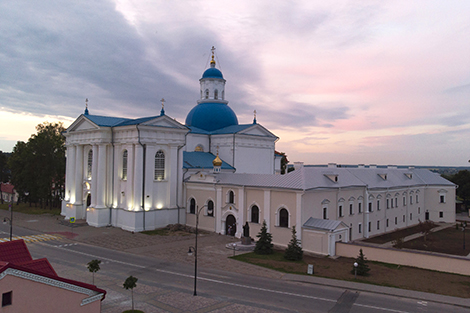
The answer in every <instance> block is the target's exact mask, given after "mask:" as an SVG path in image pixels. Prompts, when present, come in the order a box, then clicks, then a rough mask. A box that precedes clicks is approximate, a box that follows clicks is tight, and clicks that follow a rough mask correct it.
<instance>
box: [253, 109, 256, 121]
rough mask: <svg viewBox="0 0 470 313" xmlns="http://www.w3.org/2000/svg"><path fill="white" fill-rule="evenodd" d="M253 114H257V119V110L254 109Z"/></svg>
mask: <svg viewBox="0 0 470 313" xmlns="http://www.w3.org/2000/svg"><path fill="white" fill-rule="evenodd" d="M253 114H254V115H255V119H256V110H254V111H253Z"/></svg>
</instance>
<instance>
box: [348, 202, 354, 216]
mask: <svg viewBox="0 0 470 313" xmlns="http://www.w3.org/2000/svg"><path fill="white" fill-rule="evenodd" d="M353 214H354V209H353V205H352V203H351V204H349V215H353Z"/></svg>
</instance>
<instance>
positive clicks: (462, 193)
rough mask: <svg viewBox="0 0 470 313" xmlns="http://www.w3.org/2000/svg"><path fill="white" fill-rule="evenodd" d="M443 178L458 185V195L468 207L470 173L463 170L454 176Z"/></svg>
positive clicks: (469, 199)
mask: <svg viewBox="0 0 470 313" xmlns="http://www.w3.org/2000/svg"><path fill="white" fill-rule="evenodd" d="M442 177H444V178H445V179H448V180H450V181H451V182H453V183H454V184H456V185H458V188H457V190H456V194H457V196H458V197H460V198H461V199H462V200H463V201H464V203H465V205H466V206H468V204H469V202H470V171H468V170H462V171H459V172H457V173H456V174H454V175H442Z"/></svg>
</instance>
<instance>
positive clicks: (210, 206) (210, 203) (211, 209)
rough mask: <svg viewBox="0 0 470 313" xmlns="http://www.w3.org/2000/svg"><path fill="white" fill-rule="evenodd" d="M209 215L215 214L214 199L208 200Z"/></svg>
mask: <svg viewBox="0 0 470 313" xmlns="http://www.w3.org/2000/svg"><path fill="white" fill-rule="evenodd" d="M207 216H214V201H212V200H209V202H207Z"/></svg>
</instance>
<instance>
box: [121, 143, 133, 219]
mask: <svg viewBox="0 0 470 313" xmlns="http://www.w3.org/2000/svg"><path fill="white" fill-rule="evenodd" d="M134 153H135V150H134V145H133V144H131V145H129V146H128V149H127V183H126V191H125V193H124V199H123V203H124V209H126V210H130V209H133V204H134V202H133V199H134V198H133V190H134V167H135V166H134V164H135V154H134Z"/></svg>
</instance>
